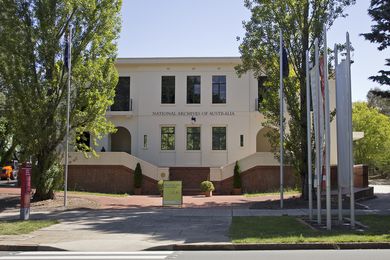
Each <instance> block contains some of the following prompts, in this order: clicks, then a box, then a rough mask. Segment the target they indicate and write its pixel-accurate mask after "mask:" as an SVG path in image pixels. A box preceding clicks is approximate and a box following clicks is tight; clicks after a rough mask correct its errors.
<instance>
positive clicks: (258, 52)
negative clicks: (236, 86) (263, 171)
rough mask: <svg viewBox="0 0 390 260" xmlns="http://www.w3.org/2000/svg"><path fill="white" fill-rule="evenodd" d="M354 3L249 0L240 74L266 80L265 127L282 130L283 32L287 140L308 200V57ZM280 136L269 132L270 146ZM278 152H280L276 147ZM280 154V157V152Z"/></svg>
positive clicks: (344, 0) (341, 0) (289, 155)
mask: <svg viewBox="0 0 390 260" xmlns="http://www.w3.org/2000/svg"><path fill="white" fill-rule="evenodd" d="M354 3H355V0H310V1H309V0H292V1H284V0H245V6H246V7H247V8H248V9H249V10H250V11H251V14H252V17H251V19H250V20H249V21H246V22H244V27H245V29H246V34H245V37H244V39H243V42H242V44H241V45H240V53H241V59H242V64H241V65H239V66H238V67H237V71H238V73H239V74H242V73H244V72H246V71H249V70H253V71H254V74H255V76H256V77H260V76H267V81H266V82H265V84H264V89H262V90H261V93H262V95H263V99H262V102H261V104H260V107H261V112H262V113H263V114H264V115H265V117H266V119H267V120H266V122H265V123H264V125H265V126H268V127H273V128H279V97H278V88H279V87H278V86H279V62H278V60H279V59H278V48H279V30H280V29H281V30H282V33H283V38H284V39H285V41H284V44H285V47H286V49H287V53H288V57H289V62H290V64H291V65H290V73H289V77H288V78H287V79H285V80H284V93H285V97H286V103H287V112H288V114H289V118H288V119H289V120H288V128H289V132H288V133H286V136H285V143H284V146H285V150H286V159H287V162H289V163H290V164H292V165H293V166H294V168H295V169H296V171H297V172H298V173H299V176H300V179H301V190H302V194H303V197H304V198H307V187H308V186H307V153H306V151H307V147H308V144H307V138H306V137H307V135H306V125H307V119H306V57H305V51H306V50H307V49H309V48H312V47H313V44H314V39H315V38H318V39H319V41H320V44H322V41H323V37H322V33H323V25H324V24H326V25H327V26H328V27H330V26H331V25H332V24H333V22H334V20H335V19H337V18H338V17H344V16H346V15H345V14H344V9H345V8H346V7H348V6H350V5H352V4H354ZM278 137H279V136H278V134H277V133H275V132H272V131H271V132H270V134H269V138H270V141H271V144H272V145H273V146H274V147H275V148H277V146H278V145H279V138H278ZM275 150H276V151H277V150H278V149H275ZM276 156H279V154H278V153H276Z"/></svg>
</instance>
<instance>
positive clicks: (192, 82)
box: [187, 76, 200, 104]
mask: <svg viewBox="0 0 390 260" xmlns="http://www.w3.org/2000/svg"><path fill="white" fill-rule="evenodd" d="M187 104H200V76H187Z"/></svg>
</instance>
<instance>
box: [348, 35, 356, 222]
mask: <svg viewBox="0 0 390 260" xmlns="http://www.w3.org/2000/svg"><path fill="white" fill-rule="evenodd" d="M350 48H351V45H350V41H349V33H347V72H348V74H347V89H348V94H349V97H348V101H349V102H351V100H352V98H351V49H350ZM348 110H349V111H348V124H349V127H348V130H349V131H350V132H349V133H348V137H349V139H350V140H349V145H350V150H349V165H350V169H351V171H350V174H351V183H350V186H351V187H350V188H351V197H350V199H351V201H350V202H351V228H355V191H354V181H353V178H354V176H353V139H352V118H351V115H352V107H351V104H350V105H349V106H348Z"/></svg>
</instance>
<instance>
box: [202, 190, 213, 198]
mask: <svg viewBox="0 0 390 260" xmlns="http://www.w3.org/2000/svg"><path fill="white" fill-rule="evenodd" d="M204 195H205V196H206V197H211V196H213V192H212V191H205V192H204Z"/></svg>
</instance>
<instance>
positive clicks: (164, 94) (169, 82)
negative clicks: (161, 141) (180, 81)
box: [161, 76, 175, 104]
mask: <svg viewBox="0 0 390 260" xmlns="http://www.w3.org/2000/svg"><path fill="white" fill-rule="evenodd" d="M161 104H175V76H162V78H161Z"/></svg>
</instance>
